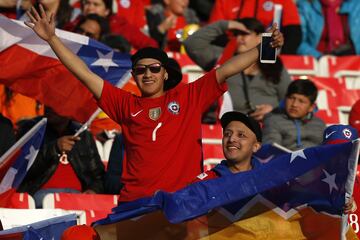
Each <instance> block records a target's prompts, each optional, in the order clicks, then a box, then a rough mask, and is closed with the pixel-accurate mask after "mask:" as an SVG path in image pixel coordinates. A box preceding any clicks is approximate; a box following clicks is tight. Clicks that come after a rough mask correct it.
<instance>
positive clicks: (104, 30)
mask: <svg viewBox="0 0 360 240" xmlns="http://www.w3.org/2000/svg"><path fill="white" fill-rule="evenodd" d="M87 20H93V21H95V22H97V23H98V24H99V26H100V29H101V30H100V38H101V37H102V36H104V35H105V34H108V33H109V32H110V26H109V22H108V21H107V19H105V18H103V17H101V16H99V15H97V14H94V13H91V14H88V15H86V16H82V17H81V19H80V21H79V22H78V24H76V26H75V32H76V30H77V29H78V28H80V26H81V25H82V24H83V23H84V22H86V21H87Z"/></svg>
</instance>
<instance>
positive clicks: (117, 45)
mask: <svg viewBox="0 0 360 240" xmlns="http://www.w3.org/2000/svg"><path fill="white" fill-rule="evenodd" d="M101 42H102V43H104V44H106V45H108V46H109V47H111V48H113V49H115V50H118V51H119V52H121V53H129V52H130V50H131V44H130V43H129V42H128V41H127V40H126V39H125V38H124V37H122V36H120V35H114V34H108V35H105V36H103V38H102V39H101Z"/></svg>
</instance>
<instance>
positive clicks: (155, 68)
mask: <svg viewBox="0 0 360 240" xmlns="http://www.w3.org/2000/svg"><path fill="white" fill-rule="evenodd" d="M162 66H163V65H162V64H160V63H152V64H149V65H143V64H139V65H136V66H135V67H134V68H133V71H134V73H135V74H136V75H140V74H144V73H145V72H146V69H149V70H150V72H152V73H159V72H160V70H161V67H162Z"/></svg>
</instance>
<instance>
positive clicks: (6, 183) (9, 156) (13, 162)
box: [0, 118, 47, 207]
mask: <svg viewBox="0 0 360 240" xmlns="http://www.w3.org/2000/svg"><path fill="white" fill-rule="evenodd" d="M46 122H47V119H46V118H44V119H42V120H41V121H40V122H38V123H37V124H36V125H35V126H34V127H33V128H31V129H30V130H29V131H28V132H27V133H26V134H25V135H24V136H23V137H22V138H20V139H19V140H18V141H17V142H16V143H15V144H14V145H13V146H12V147H11V148H10V149H9V150H8V151H7V152H5V153H4V155H3V156H2V157H1V158H0V179H1V182H0V207H6V206H7V205H8V201H9V200H10V198H11V195H12V193H13V192H15V191H16V189H17V187H18V186H19V185H20V184H21V182H22V180H23V179H24V177H25V175H26V173H27V171H28V170H29V169H30V167H31V165H32V164H33V162H34V160H35V158H36V155H37V154H38V152H39V148H40V146H41V144H42V141H43V137H44V134H45V129H46Z"/></svg>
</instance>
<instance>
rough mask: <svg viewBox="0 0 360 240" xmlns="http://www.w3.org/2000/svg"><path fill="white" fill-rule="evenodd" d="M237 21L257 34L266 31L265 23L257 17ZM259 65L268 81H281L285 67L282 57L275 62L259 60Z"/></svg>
mask: <svg viewBox="0 0 360 240" xmlns="http://www.w3.org/2000/svg"><path fill="white" fill-rule="evenodd" d="M236 21H238V22H240V23H242V24H244V25H245V27H246V28H247V29H249V30H250V31H253V32H255V33H256V34H257V35H259V34H261V33H263V32H265V27H264V25H263V24H262V23H261V22H260V21H259V20H258V19H256V18H238V19H236ZM258 65H259V69H260V71H261V73H262V74H263V75H264V77H265V79H266V80H267V81H270V82H272V83H274V84H278V83H279V82H280V78H281V72H282V71H283V69H284V65H283V63H282V61H281V59H279V58H278V59H277V60H276V62H275V63H274V64H266V63H260V60H259V61H258Z"/></svg>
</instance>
